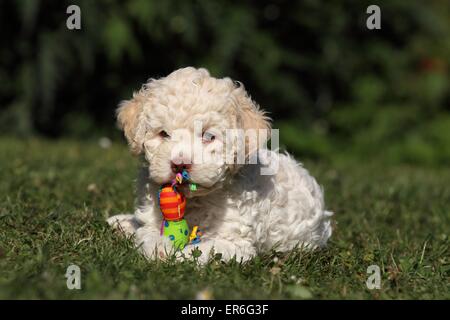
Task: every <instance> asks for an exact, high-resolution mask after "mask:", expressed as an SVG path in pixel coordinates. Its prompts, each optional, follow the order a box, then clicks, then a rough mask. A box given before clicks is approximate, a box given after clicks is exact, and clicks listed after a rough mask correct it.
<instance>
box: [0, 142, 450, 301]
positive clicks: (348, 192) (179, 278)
mask: <svg viewBox="0 0 450 320" xmlns="http://www.w3.org/2000/svg"><path fill="white" fill-rule="evenodd" d="M0 150H1V152H0V298H3V299H4V298H12V299H28V298H33V299H36V298H37V299H61V298H68V299H79V298H88V299H91V298H100V299H116V298H127V299H167V298H169V299H175V298H178V299H184V298H195V297H196V296H197V294H199V292H203V293H206V294H209V295H211V296H212V297H213V298H216V299H222V298H230V299H235V298H236V299H239V298H255V299H259V298H268V299H280V298H291V299H305V298H314V299H341V298H343V299H373V298H375V299H385V298H386V299H416V298H419V299H436V298H447V299H448V298H450V294H449V292H450V286H449V283H450V281H449V271H450V264H449V263H450V259H449V244H450V241H449V231H450V212H449V211H450V188H449V186H448V184H449V182H450V169H449V168H421V167H412V166H395V167H386V166H383V165H381V164H377V163H374V162H372V163H371V162H369V161H367V162H365V163H358V164H356V165H355V163H320V162H319V163H317V162H314V163H313V162H306V163H305V165H306V167H307V168H308V169H310V171H311V172H312V173H313V174H314V175H315V176H316V177H317V179H318V181H319V182H320V183H321V184H322V185H323V186H324V188H325V191H326V198H327V199H326V200H327V205H328V208H330V209H332V210H333V211H335V212H336V214H335V224H336V225H335V229H334V234H333V236H332V240H331V241H330V243H329V247H328V248H327V249H324V250H322V251H319V252H313V253H310V252H309V253H308V252H301V251H294V252H291V253H289V254H285V255H280V254H276V253H274V252H268V253H266V254H263V255H260V256H258V257H256V258H255V259H254V260H252V261H251V262H249V263H246V264H244V265H240V264H238V263H236V262H230V263H227V264H224V263H220V262H217V261H213V262H211V263H210V264H208V265H207V266H206V267H204V268H199V267H197V266H196V265H195V263H193V262H183V263H175V262H173V261H171V262H167V263H162V262H160V261H158V262H150V261H146V260H145V259H144V258H143V257H142V256H141V255H140V254H139V253H138V252H137V251H136V250H135V249H134V248H133V244H132V241H130V240H127V239H124V238H123V237H121V236H119V235H117V234H115V233H114V232H112V231H111V230H110V228H109V227H108V226H107V225H106V223H105V222H104V220H105V218H106V217H108V216H110V215H113V214H118V213H123V212H130V211H132V208H133V197H134V195H133V189H134V188H133V180H134V176H135V172H136V167H137V161H136V159H133V158H132V157H131V156H129V155H128V153H127V150H126V147H125V146H124V145H123V144H119V143H114V144H113V145H112V147H111V148H109V149H101V148H100V147H99V146H98V144H97V143H94V142H77V141H70V140H60V141H47V140H39V139H32V140H26V141H23V140H17V139H9V138H1V139H0ZM70 264H77V265H78V266H80V268H81V273H82V290H68V289H67V287H66V279H65V276H64V275H65V272H66V268H67V267H68V266H69V265H70ZM372 264H376V265H379V266H380V268H381V279H382V281H381V289H380V290H368V289H367V288H366V285H365V282H366V279H367V277H368V274H367V273H366V270H367V267H368V266H369V265H372Z"/></svg>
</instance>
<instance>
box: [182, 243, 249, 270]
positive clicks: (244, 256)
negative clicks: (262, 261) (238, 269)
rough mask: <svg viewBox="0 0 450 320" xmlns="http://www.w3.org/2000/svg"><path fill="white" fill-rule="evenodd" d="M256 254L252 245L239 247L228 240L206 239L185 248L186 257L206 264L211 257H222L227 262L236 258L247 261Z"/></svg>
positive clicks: (184, 254)
mask: <svg viewBox="0 0 450 320" xmlns="http://www.w3.org/2000/svg"><path fill="white" fill-rule="evenodd" d="M255 255H256V251H255V250H254V249H253V247H251V246H246V247H237V246H236V245H235V244H233V243H231V242H229V241H226V240H212V239H208V240H206V241H205V239H203V240H202V242H200V243H198V244H196V245H189V246H186V247H185V248H184V250H183V256H184V257H185V258H191V259H192V258H195V259H197V261H198V263H199V264H201V265H204V264H206V263H208V262H209V261H210V260H211V259H213V258H214V259H217V258H220V260H222V261H224V262H227V261H230V260H232V259H236V261H237V262H245V261H248V260H250V259H251V258H253V257H254V256H255Z"/></svg>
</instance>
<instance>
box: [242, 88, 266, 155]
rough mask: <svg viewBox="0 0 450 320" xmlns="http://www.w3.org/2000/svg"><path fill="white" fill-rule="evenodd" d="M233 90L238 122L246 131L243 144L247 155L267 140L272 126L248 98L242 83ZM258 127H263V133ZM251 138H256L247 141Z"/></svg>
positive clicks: (256, 105) (263, 113) (263, 112)
mask: <svg viewBox="0 0 450 320" xmlns="http://www.w3.org/2000/svg"><path fill="white" fill-rule="evenodd" d="M235 92H236V93H237V95H236V98H237V104H238V106H237V107H238V110H237V114H238V123H239V122H240V127H241V129H244V132H245V133H246V141H245V145H246V155H247V156H248V155H249V154H252V153H253V152H255V151H256V150H257V149H259V148H260V147H262V146H263V145H265V144H266V142H267V140H269V138H270V131H271V128H272V126H271V119H270V118H269V117H268V116H266V112H265V111H263V110H261V109H260V107H259V106H258V104H256V103H255V102H254V101H253V100H252V99H251V98H250V96H249V95H248V94H247V92H246V91H245V89H244V86H243V85H242V84H240V85H239V86H238V87H237V88H236V90H235ZM249 129H251V130H249ZM260 129H264V130H265V134H262V132H261V131H260ZM251 138H253V139H256V141H249V140H250V139H251Z"/></svg>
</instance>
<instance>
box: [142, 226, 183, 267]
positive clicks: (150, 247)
mask: <svg viewBox="0 0 450 320" xmlns="http://www.w3.org/2000/svg"><path fill="white" fill-rule="evenodd" d="M135 241H136V245H137V246H138V247H139V249H140V250H141V252H142V253H143V254H144V255H145V257H146V258H147V259H150V260H155V259H160V260H165V259H167V258H168V257H170V256H171V255H173V254H174V253H175V249H174V247H173V245H172V242H171V241H170V240H169V239H168V238H167V237H163V236H161V235H160V233H159V232H158V231H155V228H154V227H147V226H144V227H141V228H139V229H138V230H137V231H136V239H135Z"/></svg>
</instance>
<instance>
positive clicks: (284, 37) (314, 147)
mask: <svg viewBox="0 0 450 320" xmlns="http://www.w3.org/2000/svg"><path fill="white" fill-rule="evenodd" d="M70 4H77V5H79V6H80V8H81V24H82V29H81V30H73V31H70V30H68V29H67V28H66V19H67V17H68V16H69V15H68V14H66V8H67V7H68V6H69V5H70ZM370 4H377V5H379V6H380V7H381V26H382V29H381V30H368V29H367V28H366V19H367V17H368V16H369V15H368V14H366V8H367V7H368V6H369V5H370ZM0 6H1V7H0V34H1V35H2V36H1V40H0V41H1V51H0V134H1V135H4V136H19V137H30V136H36V135H37V136H43V137H46V138H48V139H60V138H64V137H70V138H74V139H98V138H99V137H101V136H107V137H109V138H111V139H112V140H113V141H115V140H117V141H119V139H121V138H120V132H119V131H118V130H117V129H116V127H115V119H114V110H115V108H116V106H117V104H118V103H119V102H120V101H121V100H123V99H127V98H129V97H131V94H132V91H133V90H137V89H138V88H139V87H140V85H141V84H142V83H144V82H145V81H146V80H147V79H148V78H151V77H161V76H164V75H167V74H168V73H170V72H172V71H173V70H175V69H177V68H180V67H185V66H195V67H206V68H208V69H209V70H210V72H211V74H212V75H214V76H217V77H224V76H229V77H232V78H233V79H236V80H239V81H241V82H243V83H244V84H245V86H246V88H247V89H248V91H249V92H250V94H251V95H252V97H253V98H254V99H255V100H256V101H257V102H258V103H259V104H260V105H261V106H262V107H263V108H265V109H266V110H268V111H269V112H270V114H271V116H272V117H273V118H274V120H275V122H274V127H276V128H279V129H280V136H281V142H282V145H283V146H284V147H285V148H286V149H287V150H289V151H291V152H293V153H294V154H296V155H297V156H300V157H307V158H312V159H315V158H321V159H331V158H336V157H342V158H344V159H347V158H356V159H377V161H384V162H387V163H416V164H421V165H430V166H440V165H443V164H448V162H449V161H450V134H449V128H450V114H449V111H450V110H449V109H450V108H449V102H450V98H449V70H448V69H449V60H450V36H449V35H450V22H449V21H450V10H449V9H450V3H449V1H447V0H442V1H437V0H436V1H406V0H405V1H401V0H391V1H377V2H376V3H373V1H348V0H346V1H319V0H307V1H258V2H256V1H239V2H237V1H236V2H231V1H210V0H200V1H173V0H169V1H148V0H127V1H109V0H101V1H91V0H86V1H37V0H36V1H9V0H2V2H1V5H0Z"/></svg>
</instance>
